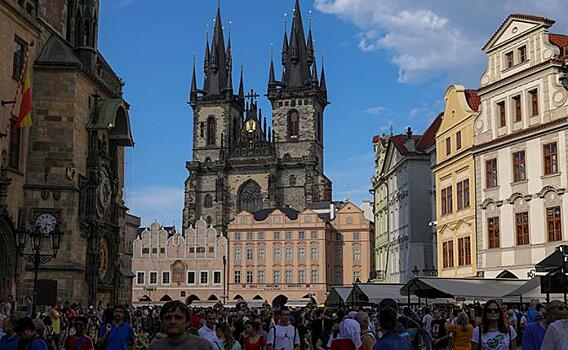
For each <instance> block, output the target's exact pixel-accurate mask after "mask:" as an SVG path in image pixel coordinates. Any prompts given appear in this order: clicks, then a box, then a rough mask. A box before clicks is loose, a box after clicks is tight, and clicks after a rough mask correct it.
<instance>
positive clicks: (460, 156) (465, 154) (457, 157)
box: [432, 146, 473, 172]
mask: <svg viewBox="0 0 568 350" xmlns="http://www.w3.org/2000/svg"><path fill="white" fill-rule="evenodd" d="M468 156H471V157H472V159H471V161H472V162H473V146H472V147H469V148H465V149H464V150H463V151H461V152H460V153H457V154H454V155H453V156H451V157H450V158H446V159H444V160H443V161H441V162H440V163H436V164H435V165H434V166H433V167H432V170H433V171H434V172H437V171H440V170H442V169H440V168H442V167H446V166H450V165H452V164H453V163H457V162H459V161H461V160H463V159H464V158H467V157H468Z"/></svg>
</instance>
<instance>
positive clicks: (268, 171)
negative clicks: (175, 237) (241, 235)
mask: <svg viewBox="0 0 568 350" xmlns="http://www.w3.org/2000/svg"><path fill="white" fill-rule="evenodd" d="M282 66H283V68H282V78H281V79H280V80H276V77H275V68H274V62H271V63H270V69H269V75H268V76H269V79H268V93H267V95H266V96H267V97H268V99H269V100H270V102H271V106H272V126H269V125H267V120H266V117H263V116H262V110H261V109H259V108H258V103H257V98H258V97H259V95H257V94H255V93H254V91H252V90H251V91H250V92H249V93H247V94H246V95H245V88H244V84H243V74H242V71H241V75H240V82H239V88H238V91H237V93H236V94H235V93H234V90H233V79H232V75H233V57H232V49H231V40H230V38H229V42H228V44H227V45H226V46H225V41H224V37H223V26H222V23H221V11H220V9H218V10H217V17H216V20H215V29H214V34H213V40H212V42H211V46H210V44H209V40H207V43H206V45H205V58H204V67H203V68H204V76H205V78H204V81H203V86H202V88H201V89H199V88H198V87H197V81H196V74H195V64H194V67H193V78H192V82H191V91H190V99H189V104H190V105H191V107H192V109H193V159H192V160H191V161H188V162H187V163H186V168H187V169H188V170H189V177H188V178H187V180H186V182H185V206H184V213H183V219H184V223H183V225H184V228H188V227H189V225H190V224H192V223H193V222H192V221H194V220H196V219H199V218H203V219H204V220H206V221H207V222H208V223H209V224H210V225H212V226H214V227H215V228H216V229H217V230H218V231H219V232H223V233H224V232H225V231H226V228H227V225H228V224H229V222H230V221H231V220H232V219H233V217H234V216H235V215H236V214H238V213H239V212H241V211H243V210H246V211H248V212H251V213H254V212H256V211H259V210H262V209H266V208H276V207H285V206H289V207H292V208H294V209H296V210H299V211H302V210H304V209H306V208H309V207H313V206H317V205H318V204H324V203H326V202H329V201H331V198H332V196H331V191H332V190H331V188H332V187H331V181H330V180H329V179H328V178H327V177H326V176H325V175H324V170H323V169H324V167H323V159H324V155H323V114H324V110H325V107H326V106H327V104H328V100H327V87H326V82H325V73H324V69H323V67H322V70H321V73H320V75H319V76H318V69H317V63H316V56H315V52H314V44H313V40H312V31H311V28H310V29H309V32H308V37H307V39H306V37H305V32H304V26H303V23H302V16H301V11H300V4H299V1H298V0H296V4H295V9H294V15H293V20H292V29H291V32H290V38H288V35H287V33H284V40H283V46H282Z"/></svg>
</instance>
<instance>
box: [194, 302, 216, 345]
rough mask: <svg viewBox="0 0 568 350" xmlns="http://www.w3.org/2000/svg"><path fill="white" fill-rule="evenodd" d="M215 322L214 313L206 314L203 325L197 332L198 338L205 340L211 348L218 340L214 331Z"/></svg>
mask: <svg viewBox="0 0 568 350" xmlns="http://www.w3.org/2000/svg"><path fill="white" fill-rule="evenodd" d="M216 321H217V317H216V316H215V313H214V312H212V311H209V312H207V317H206V318H205V325H203V327H201V328H199V330H198V331H197V333H198V334H199V337H201V338H203V339H205V340H207V341H208V342H209V343H211V346H214V343H215V342H218V341H219V338H217V332H216V331H215V322H216Z"/></svg>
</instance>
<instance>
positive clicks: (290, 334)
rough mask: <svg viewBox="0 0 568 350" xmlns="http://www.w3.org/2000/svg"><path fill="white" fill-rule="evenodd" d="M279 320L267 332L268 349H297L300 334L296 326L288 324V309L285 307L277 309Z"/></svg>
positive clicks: (276, 314) (298, 347)
mask: <svg viewBox="0 0 568 350" xmlns="http://www.w3.org/2000/svg"><path fill="white" fill-rule="evenodd" d="M275 316H276V317H278V318H279V322H278V324H277V325H275V326H274V327H272V328H270V331H269V332H268V339H267V341H266V342H267V347H268V350H299V349H300V336H299V335H298V330H297V329H296V327H294V326H292V325H290V311H289V310H288V309H286V308H284V309H282V310H280V311H277V312H276V313H275Z"/></svg>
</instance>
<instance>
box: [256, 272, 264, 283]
mask: <svg viewBox="0 0 568 350" xmlns="http://www.w3.org/2000/svg"><path fill="white" fill-rule="evenodd" d="M260 276H262V281H261V278H260ZM256 280H257V281H258V283H266V282H265V281H266V273H265V272H264V271H258V272H257V273H256Z"/></svg>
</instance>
